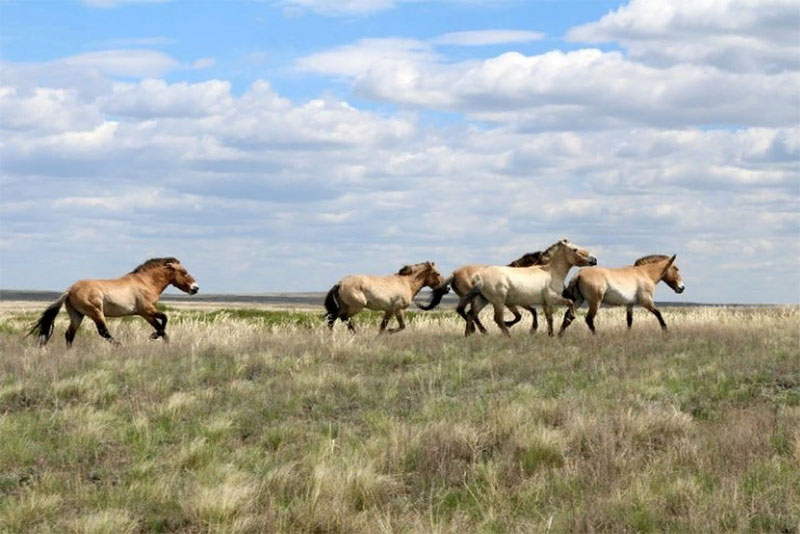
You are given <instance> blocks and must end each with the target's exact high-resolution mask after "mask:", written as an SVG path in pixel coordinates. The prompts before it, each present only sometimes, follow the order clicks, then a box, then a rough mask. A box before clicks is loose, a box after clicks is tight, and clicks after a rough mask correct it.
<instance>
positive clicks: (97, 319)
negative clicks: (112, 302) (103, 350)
mask: <svg viewBox="0 0 800 534" xmlns="http://www.w3.org/2000/svg"><path fill="white" fill-rule="evenodd" d="M87 315H88V316H89V319H91V320H92V321H94V324H95V325H96V326H97V333H98V334H100V336H101V337H102V338H103V339H105V340H106V341H108V342H109V343H111V344H112V345H117V346H119V345H121V344H122V343H120V342H119V341H117V340H116V339H114V338H113V337H111V334H110V333H109V332H108V328H107V327H106V318H105V316H104V315H103V312H102V311H101V310H100V309H99V308H95V307H93V308H91V309H90V310H89V313H88V314H87Z"/></svg>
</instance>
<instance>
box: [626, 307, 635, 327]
mask: <svg viewBox="0 0 800 534" xmlns="http://www.w3.org/2000/svg"><path fill="white" fill-rule="evenodd" d="M625 320H627V321H628V330H630V328H631V327H632V326H633V308H628V310H627V311H626V312H625Z"/></svg>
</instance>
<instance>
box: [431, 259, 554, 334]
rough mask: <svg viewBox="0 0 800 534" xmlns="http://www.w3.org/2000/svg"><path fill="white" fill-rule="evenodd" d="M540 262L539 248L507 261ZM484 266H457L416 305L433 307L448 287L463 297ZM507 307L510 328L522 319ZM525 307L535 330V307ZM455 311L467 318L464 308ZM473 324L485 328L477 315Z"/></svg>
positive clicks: (518, 263) (515, 263) (517, 264)
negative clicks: (428, 300)
mask: <svg viewBox="0 0 800 534" xmlns="http://www.w3.org/2000/svg"><path fill="white" fill-rule="evenodd" d="M541 264H542V251H540V250H539V251H536V252H528V253H527V254H523V255H522V256H521V257H519V258H517V259H516V260H514V261H512V262H511V263H509V264H508V267H530V266H531V265H541ZM486 267H487V266H486V265H481V264H472V265H464V266H463V267H459V268H458V269H456V270H455V271H453V274H451V275H450V276H449V277H448V278H447V279H446V280H445V281H444V283H443V284H442V285H441V286H439V287H435V288H433V296H432V297H431V301H430V303H428V304H427V305H425V306H419V305H417V306H418V307H419V308H420V309H422V310H426V311H427V310H432V309H434V308H435V307H436V306H438V305H439V303H440V302H441V301H442V297H443V296H445V295H446V294H447V293H448V292H449V291H450V287H452V288H453V292H455V294H456V295H458V296H459V297H463V296H464V295H466V294H467V293H469V292H470V290H471V289H472V277H473V276H474V275H475V273H477V272H478V271H481V270H483V269H485V268H486ZM508 309H509V311H510V312H511V313H513V314H514V319H513V320H511V321H506V322H505V323H506V326H507V327H508V328H511V327H512V326H514V325H515V324H517V323H518V322H520V321H521V320H522V314H521V313H520V312H519V310H518V309H517V307H516V306H509V307H508ZM525 309H526V310H528V311H529V312H531V315H533V324H532V325H531V332H535V331H536V329H537V328H538V327H539V320H538V317H537V316H536V308H534V307H533V306H531V307H529V308H525ZM456 311H457V312H458V313H459V315H461V318H462V319H464V320H465V321H466V320H467V314H466V312H465V310H463V309H456ZM475 324H476V325H477V326H478V329H480V331H481V332H486V328H484V326H483V323H481V320H480V319H479V318H478V317H475Z"/></svg>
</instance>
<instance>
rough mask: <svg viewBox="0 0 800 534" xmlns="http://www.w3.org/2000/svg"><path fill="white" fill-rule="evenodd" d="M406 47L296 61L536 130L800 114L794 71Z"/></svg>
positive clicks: (391, 96)
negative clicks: (449, 57) (458, 53)
mask: <svg viewBox="0 0 800 534" xmlns="http://www.w3.org/2000/svg"><path fill="white" fill-rule="evenodd" d="M400 42H401V43H403V46H396V43H397V40H394V39H392V40H387V41H385V42H383V41H377V40H372V41H370V42H369V43H364V42H360V43H357V44H356V45H352V46H344V47H340V48H337V49H334V50H331V51H328V52H322V53H320V54H315V55H313V56H309V57H306V58H303V59H301V60H299V65H300V66H301V67H302V68H304V69H307V70H313V71H315V72H319V73H323V74H336V75H341V76H347V77H349V78H350V79H351V80H352V83H353V89H354V91H355V92H356V93H357V94H359V95H360V96H364V97H368V98H372V99H376V100H382V101H388V102H393V103H396V104H399V105H404V106H411V107H420V108H431V109H441V110H447V111H460V112H464V113H467V114H469V115H472V116H474V117H476V118H480V119H483V120H490V121H500V122H504V121H518V122H521V123H524V124H525V125H526V127H533V128H544V129H569V128H586V127H589V128H598V127H608V126H619V125H624V124H645V125H662V126H668V127H677V126H684V125H706V124H712V125H720V124H729V125H740V124H753V125H770V126H780V125H790V124H794V123H796V121H797V118H798V117H797V116H796V114H794V115H793V114H792V113H787V110H792V109H797V104H798V102H799V101H800V99H799V97H798V96H797V95H798V94H800V73H798V72H780V73H776V74H769V75H768V74H761V73H731V72H727V71H724V70H720V69H717V68H714V67H710V66H702V65H693V64H680V65H675V66H672V67H668V68H657V67H653V66H649V65H645V64H642V63H637V62H635V61H631V60H629V59H627V58H626V57H625V56H624V55H623V54H621V53H620V52H603V51H600V50H597V49H582V50H576V51H572V52H566V53H565V52H560V51H552V52H547V53H544V54H539V55H534V56H525V55H523V54H520V53H517V52H509V53H505V54H502V55H500V56H497V57H493V58H489V59H486V60H482V61H466V62H459V63H455V64H447V63H444V62H442V61H441V60H439V59H438V58H437V57H436V56H435V55H434V54H432V53H431V52H430V50H428V49H426V48H424V47H423V46H422V44H419V43H418V44H410V43H406V42H404V41H400ZM412 43H413V42H412ZM383 50H391V53H384V52H383ZM410 51H411V52H410Z"/></svg>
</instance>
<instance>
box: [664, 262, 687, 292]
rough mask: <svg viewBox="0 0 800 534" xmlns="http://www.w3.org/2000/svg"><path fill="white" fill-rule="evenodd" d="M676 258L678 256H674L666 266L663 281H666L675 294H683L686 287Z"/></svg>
mask: <svg viewBox="0 0 800 534" xmlns="http://www.w3.org/2000/svg"><path fill="white" fill-rule="evenodd" d="M675 256H677V254H673V256H672V257H671V258H670V259H669V261H668V262H667V264H666V265H665V266H664V270H663V272H662V274H661V279H662V280H664V283H665V284H667V285H668V286H669V287H671V288H672V290H673V291H674V292H675V293H683V290H684V289H686V286H685V285H683V279H682V278H681V273H680V272H679V269H678V266H677V265H675Z"/></svg>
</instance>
